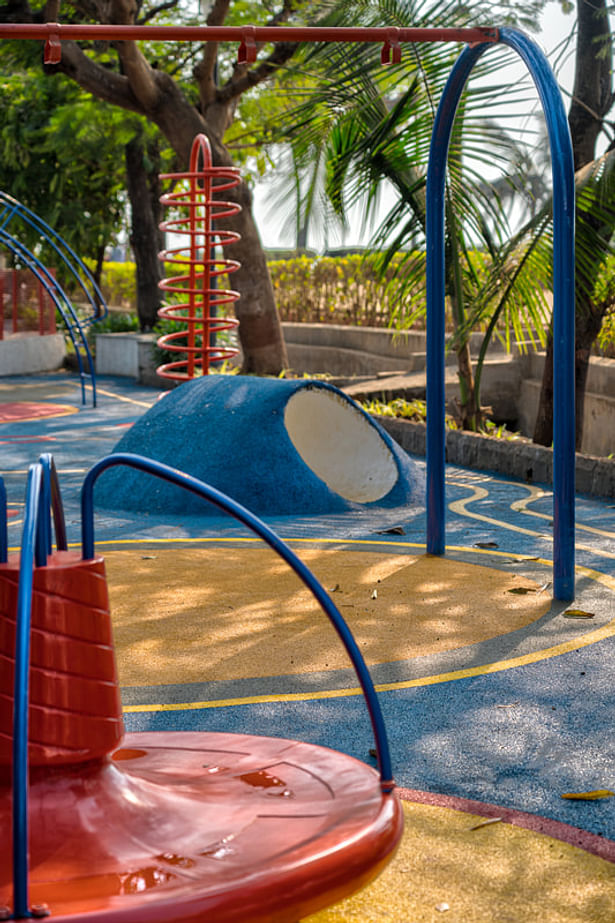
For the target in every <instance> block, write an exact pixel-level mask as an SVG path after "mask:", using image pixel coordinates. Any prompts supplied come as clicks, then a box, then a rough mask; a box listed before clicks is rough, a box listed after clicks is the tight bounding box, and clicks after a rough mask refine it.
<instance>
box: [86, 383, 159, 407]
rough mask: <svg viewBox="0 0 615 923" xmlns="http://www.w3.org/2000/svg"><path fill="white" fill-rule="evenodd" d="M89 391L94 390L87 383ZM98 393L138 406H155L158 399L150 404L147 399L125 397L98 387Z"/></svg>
mask: <svg viewBox="0 0 615 923" xmlns="http://www.w3.org/2000/svg"><path fill="white" fill-rule="evenodd" d="M85 387H86V390H87V391H93V388H92V385H86V386H85ZM96 393H97V394H104V395H105V397H112V398H114V399H115V400H116V401H124V403H126V404H136V405H137V407H148V408H149V407H153V405H154V404H155V403H156V401H152V403H151V404H148V403H147V401H137V400H135V399H134V398H133V397H124V395H123V394H114V392H113V391H105V390H104V389H103V388H96Z"/></svg>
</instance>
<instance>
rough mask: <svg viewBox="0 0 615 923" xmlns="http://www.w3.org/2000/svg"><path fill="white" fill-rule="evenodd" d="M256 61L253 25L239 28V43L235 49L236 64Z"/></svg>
mask: <svg viewBox="0 0 615 923" xmlns="http://www.w3.org/2000/svg"><path fill="white" fill-rule="evenodd" d="M255 61H256V30H255V28H254V26H244V28H243V29H242V30H241V44H240V46H239V48H238V49H237V63H238V64H254V62H255Z"/></svg>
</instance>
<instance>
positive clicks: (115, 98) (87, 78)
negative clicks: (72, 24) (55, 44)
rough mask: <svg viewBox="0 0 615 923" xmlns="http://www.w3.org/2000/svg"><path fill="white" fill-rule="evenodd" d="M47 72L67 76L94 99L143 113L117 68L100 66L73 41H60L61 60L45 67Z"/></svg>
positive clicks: (127, 82) (126, 80)
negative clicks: (115, 69)
mask: <svg viewBox="0 0 615 923" xmlns="http://www.w3.org/2000/svg"><path fill="white" fill-rule="evenodd" d="M45 70H46V72H48V73H57V72H59V73H62V74H66V75H67V76H68V77H71V78H72V79H73V80H74V81H75V82H76V83H78V84H79V86H81V87H83V89H84V90H87V91H88V92H89V93H91V94H92V95H93V96H96V97H97V99H102V100H104V102H107V103H111V104H113V105H115V106H121V107H122V108H123V109H128V110H130V111H131V112H138V113H139V115H144V114H145V112H144V109H143V107H142V106H141V104H140V103H139V100H138V99H137V98H136V97H135V95H134V93H133V92H132V89H131V86H130V83H129V81H128V78H127V77H125V76H124V75H123V74H118V73H117V71H113V70H109V69H108V68H106V67H101V65H100V64H97V63H96V62H95V61H93V60H92V59H91V58H89V57H88V56H87V55H86V54H85V53H84V52H83V50H82V49H81V48H80V47H79V45H77V43H76V42H71V41H66V40H63V41H62V60H61V61H60V63H59V64H54V65H49V66H46V68H45Z"/></svg>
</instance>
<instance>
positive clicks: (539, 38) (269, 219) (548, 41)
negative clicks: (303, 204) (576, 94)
mask: <svg viewBox="0 0 615 923" xmlns="http://www.w3.org/2000/svg"><path fill="white" fill-rule="evenodd" d="M574 24H575V16H574V13H569V14H564V13H563V12H562V9H561V6H560V3H559V2H557V0H552V2H549V3H547V4H546V6H545V8H544V11H543V14H542V17H541V24H540V25H541V29H540V33H539V34H538V35H536V36H534V40H535V41H536V42H537V44H538V45H539V46H540V48H541V49H542V51H543V52H544V53H545V54H546V55H547V57H548V58H549V61H550V62H551V66H552V67H553V69H554V71H555V73H556V77H557V80H558V83H559V85H560V87H561V89H562V93H563V96H564V106H565V108H566V110H567V109H568V96H569V94H570V92H571V89H572V84H573V80H574V60H573V56H572V53H570V54H569V55H568V58H567V60H561V59H560V56H559V55H558V52H557V49H558V48H559V47H560V46H561V43H562V41H563V40H564V39H565V38H566V37H567V36H568V35H569V34H570V32H571V31H572V29H573V28H574ZM524 73H526V68H525V65H524V64H523V63H522V62H521V61H520V60H519V61H518V63H515V64H513V65H511V67H510V68H506V70H505V74H506V76H507V77H508V76H509V79H510V82H511V83H513V82H515V81H517V80H519V79H521V77H522V76H523V75H524ZM539 105H540V104H539V103H538V100H537V102H536V107H537V108H539ZM526 120H527V114H525V115H524V114H523V113H520V115H519V128H520V129H521V128H522V126H523V123H524V122H525V121H526ZM509 127H510V126H509ZM273 182H274V180H273V178H269V179H267V178H265V179H264V180H262V181H260V182H259V183H258V184H257V185H256V187H255V190H254V211H255V217H256V221H257V225H258V228H259V231H260V234H261V238H262V241H263V244H264V246H265V247H266V248H288V249H292V248H293V247H294V240H293V238H292V234H291V235H290V236H289V235H288V234H285V233H284V231H283V229H282V223H281V221H280V220H279V218H277V217H276V212H275V209H272V208H271V204H270V193H271V188H272V183H273ZM384 203H385V204H386V198H385V199H384ZM361 225H362V220H361V215H360V214H356V213H355V214H354V215H353V214H352V213H351V216H350V221H349V229H348V231H347V232H346V233H345V234H341V235H340V234H336V233H334V232H329V236H328V239H326V240H325V239H324V237H323V236H322V235H321V236H320V237H318V238H316V239H311V240H309V241H308V246H310V247H312V248H314V249H316V250H319V251H323V250H324V249H326V248H327V247H331V248H333V247H341V246H345V247H351V246H365V245H366V244H367V243H368V239H369V233H366V232H364V231H362V228H361Z"/></svg>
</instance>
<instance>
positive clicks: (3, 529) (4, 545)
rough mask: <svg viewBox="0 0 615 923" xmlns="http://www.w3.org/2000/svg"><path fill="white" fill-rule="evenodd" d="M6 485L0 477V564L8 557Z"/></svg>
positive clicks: (4, 562)
mask: <svg viewBox="0 0 615 923" xmlns="http://www.w3.org/2000/svg"><path fill="white" fill-rule="evenodd" d="M6 507H7V504H6V485H5V483H4V478H1V477H0V564H6V562H7V561H8V559H9V533H8V521H7V508H6Z"/></svg>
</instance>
